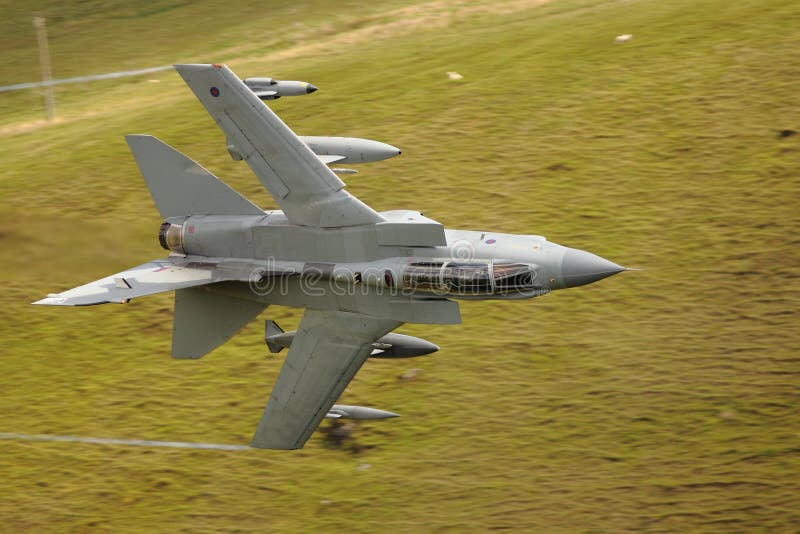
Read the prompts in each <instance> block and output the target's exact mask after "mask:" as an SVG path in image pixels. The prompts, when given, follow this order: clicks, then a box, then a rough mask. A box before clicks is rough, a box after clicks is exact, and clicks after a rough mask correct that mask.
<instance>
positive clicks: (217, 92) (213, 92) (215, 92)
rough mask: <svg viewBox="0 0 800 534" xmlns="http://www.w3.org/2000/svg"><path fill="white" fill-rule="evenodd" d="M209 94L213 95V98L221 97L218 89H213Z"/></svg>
mask: <svg viewBox="0 0 800 534" xmlns="http://www.w3.org/2000/svg"><path fill="white" fill-rule="evenodd" d="M209 92H210V93H211V96H213V97H214V98H216V97H218V96H219V89H217V88H216V87H212V88H211V90H210V91H209Z"/></svg>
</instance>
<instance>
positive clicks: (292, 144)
mask: <svg viewBox="0 0 800 534" xmlns="http://www.w3.org/2000/svg"><path fill="white" fill-rule="evenodd" d="M175 69H176V70H177V71H178V73H179V74H180V75H181V76H182V77H183V79H184V81H185V82H186V84H187V85H188V86H189V88H190V89H191V90H192V91H193V92H194V94H195V96H197V98H198V99H199V100H200V103H202V104H203V106H204V107H205V108H206V111H208V113H209V114H210V115H211V117H212V118H213V119H214V120H215V121H216V123H217V125H218V126H219V127H220V128H221V129H222V131H223V132H224V133H225V137H226V142H227V148H228V151H229V152H230V153H231V155H232V156H233V157H234V158H236V159H243V160H245V161H246V162H247V164H248V165H249V166H250V168H251V169H252V170H253V172H254V173H255V175H256V176H257V177H258V179H259V180H260V181H261V183H262V184H263V185H264V187H265V188H266V189H267V191H269V193H270V195H272V198H273V199H275V202H277V203H278V205H279V206H280V207H281V209H282V210H283V212H284V213H285V214H286V217H287V218H288V219H289V221H290V222H291V223H293V224H299V225H305V226H316V227H342V226H358V225H365V224H374V223H377V222H381V221H383V217H381V215H380V214H378V213H377V212H376V211H374V210H373V209H372V208H370V207H369V206H367V205H366V204H364V203H363V202H361V201H360V200H358V199H357V198H355V197H354V196H352V195H351V194H350V193H348V192H347V191H345V190H344V185H345V184H344V182H342V181H341V180H340V179H339V178H338V177H337V176H336V175H335V174H334V173H333V172H332V171H331V170H330V169H329V168H328V167H326V166H325V164H324V163H323V162H322V161H321V160H320V159H319V157H318V156H317V155H316V154H314V152H312V151H311V149H310V148H309V147H308V146H307V145H306V144H305V143H303V141H302V140H300V138H298V137H297V135H295V133H294V132H293V131H292V130H291V129H289V127H288V126H286V124H285V123H284V122H283V121H282V120H281V119H280V118H278V116H277V115H275V113H273V112H272V110H270V109H269V108H268V107H267V106H266V105H265V104H264V103H263V102H262V101H261V100H259V98H258V97H257V96H256V95H254V94H253V92H252V91H251V90H250V89H249V88H248V87H247V86H246V85H245V84H244V83H243V82H242V81H241V80H240V79H239V78H237V77H236V75H235V74H234V73H233V72H231V70H230V69H228V68H227V67H226V66H224V65H175Z"/></svg>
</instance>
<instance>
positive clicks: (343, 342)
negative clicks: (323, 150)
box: [34, 65, 624, 449]
mask: <svg viewBox="0 0 800 534" xmlns="http://www.w3.org/2000/svg"><path fill="white" fill-rule="evenodd" d="M175 68H176V69H177V71H178V73H179V74H180V75H181V76H182V77H183V79H184V81H185V82H186V84H187V85H188V86H189V88H190V89H191V90H192V91H193V92H194V94H195V95H196V96H197V98H198V99H199V100H200V102H201V103H202V105H203V106H204V107H205V109H206V110H207V111H208V113H209V114H210V115H211V117H212V118H213V119H214V121H215V122H216V123H217V125H218V126H219V127H220V128H221V129H222V131H223V133H224V135H225V138H226V146H227V148H228V150H229V151H230V152H232V153H235V154H236V155H238V156H239V157H240V158H241V159H242V160H244V161H245V162H246V163H247V164H248V165H249V166H250V168H251V169H252V171H253V173H254V174H255V175H256V177H258V179H259V180H260V182H261V183H262V185H263V186H264V187H265V188H266V190H267V191H268V192H269V194H270V195H271V196H272V198H273V199H274V200H275V202H276V203H277V204H278V206H279V208H280V209H275V210H266V211H265V210H263V209H262V208H260V207H258V206H256V205H255V204H253V203H252V202H250V201H249V200H247V199H246V198H244V197H243V196H242V195H240V194H239V193H237V192H236V191H234V190H233V189H231V188H230V187H228V186H227V185H225V184H224V183H223V182H221V181H220V180H219V179H218V178H217V177H216V176H214V175H213V174H211V173H210V172H209V171H207V170H206V169H204V168H203V167H201V166H200V165H198V164H197V163H195V162H194V161H192V160H191V159H189V158H188V157H187V156H185V155H183V154H181V153H180V152H178V151H177V150H175V149H174V148H172V147H170V146H168V145H166V144H165V143H163V142H161V141H159V140H158V139H156V138H155V137H151V136H149V135H129V136H127V138H126V139H127V141H128V145H129V146H130V149H131V151H132V153H133V156H134V158H135V159H136V163H137V164H138V166H139V169H140V171H141V173H142V175H143V177H144V180H145V182H146V184H147V186H148V188H149V190H150V193H151V195H152V197H153V200H154V202H155V205H156V207H157V208H158V211H159V213H160V215H161V218H162V219H163V222H162V224H161V226H160V228H159V231H158V239H159V242H160V244H161V245H162V247H164V248H165V249H166V250H168V251H169V255H168V256H167V257H166V258H163V259H157V260H154V261H151V262H148V263H145V264H143V265H140V266H138V267H134V268H132V269H129V270H126V271H122V272H120V273H117V274H114V275H111V276H109V277H107V278H103V279H101V280H97V281H95V282H91V283H89V284H86V285H83V286H80V287H76V288H74V289H70V290H68V291H64V292H63V293H58V294H51V295H49V296H48V297H47V298H44V299H42V300H40V301H38V302H35V303H34V304H49V305H60V306H86V305H92V304H103V303H109V302H117V303H124V302H128V301H130V300H131V299H133V298H137V297H142V296H145V295H151V294H155V293H161V292H164V291H175V309H174V323H173V335H172V356H173V357H175V358H188V359H197V358H201V357H203V356H204V355H206V354H208V353H209V352H210V351H212V350H214V349H215V348H216V347H218V346H220V345H222V344H223V343H225V341H227V340H228V339H230V338H231V337H232V336H233V335H234V334H235V333H236V332H237V331H238V330H240V329H241V328H242V327H243V326H245V325H246V324H247V323H249V322H250V321H251V320H252V319H254V318H255V317H256V316H257V315H259V314H260V313H261V312H262V311H263V310H264V309H265V308H266V307H267V306H270V305H279V306H291V307H298V308H305V312H304V315H303V318H302V319H301V321H300V325H299V328H298V329H297V331H296V332H283V331H282V330H281V329H280V328H279V327H278V326H277V325H276V324H275V323H274V322H272V321H267V322H266V329H265V341H266V343H267V345H268V347H269V349H270V350H271V351H273V352H279V351H281V350H283V349H285V348H288V349H289V350H288V354H287V356H286V359H285V361H284V363H283V367H282V369H281V371H280V374H279V376H278V378H277V381H276V383H275V386H274V388H273V389H272V393H271V394H270V396H269V400H268V401H267V405H266V408H265V410H264V413H263V415H262V417H261V421H260V422H259V424H258V427H257V429H256V432H255V436H254V437H253V440H252V443H251V446H252V447H258V448H267V449H298V448H301V447H303V445H304V444H305V443H306V441H307V440H308V439H309V437H310V436H311V434H312V433H313V432H314V430H315V429H316V428H317V426H318V425H319V423H320V421H321V420H322V419H323V418H325V417H328V418H341V417H354V418H370V419H371V418H388V417H394V416H396V414H394V413H391V412H386V411H383V410H375V409H372V408H363V407H354V406H347V405H334V402H336V400H337V399H338V398H339V396H340V395H341V394H342V392H343V391H344V389H345V387H346V386H347V385H348V383H349V382H350V381H351V379H352V378H353V377H354V376H355V374H356V373H357V372H358V370H359V369H360V368H361V366H362V365H363V364H364V362H365V361H366V359H367V358H369V357H411V356H419V355H422V354H429V353H431V352H434V351H436V350H437V349H438V347H436V345H434V344H432V343H430V342H428V341H425V340H422V339H418V338H412V337H410V336H402V335H400V334H394V333H391V332H392V331H393V330H395V329H396V328H398V327H399V326H400V325H402V324H403V323H421V324H457V323H460V322H461V316H460V313H459V304H458V301H463V300H477V299H513V300H516V299H528V298H532V297H536V296H539V295H544V294H547V293H550V292H551V291H553V290H561V289H566V288H573V287H577V286H582V285H585V284H590V283H592V282H596V281H598V280H600V279H602V278H605V277H608V276H611V275H613V274H616V273H619V272H621V271H623V270H624V268H623V267H621V266H619V265H617V264H616V263H613V262H611V261H609V260H606V259H603V258H601V257H599V256H596V255H594V254H591V253H589V252H585V251H582V250H577V249H574V248H568V247H565V246H561V245H558V244H556V243H551V242H549V241H547V240H546V239H545V238H544V237H540V236H535V235H511V234H504V233H500V232H491V231H468V230H446V229H444V228H443V226H442V225H441V224H440V223H438V222H436V221H435V220H432V219H429V218H427V217H424V216H423V215H422V214H421V213H419V212H417V211H410V210H394V211H384V212H377V211H375V210H373V209H372V208H370V207H369V206H367V205H366V204H364V203H363V202H361V201H360V200H358V199H357V198H356V197H354V196H353V195H351V194H350V193H349V192H348V191H347V190H346V189H345V184H344V183H343V182H342V181H341V180H340V179H339V178H338V177H337V176H336V175H335V174H334V173H333V172H332V171H331V170H330V169H329V168H328V167H327V166H326V165H325V164H324V163H323V162H322V161H321V160H320V159H319V157H317V156H316V155H315V154H314V152H313V151H312V150H311V149H310V148H309V146H308V145H307V144H306V143H304V142H302V141H301V140H300V139H299V138H298V136H297V135H295V134H294V133H293V132H292V130H290V129H289V127H288V126H287V125H286V124H284V122H283V121H281V119H280V118H278V116H277V115H275V113H273V112H272V111H271V110H270V109H269V107H268V106H267V105H265V104H264V103H263V102H262V101H261V100H260V99H259V98H258V97H257V96H256V95H255V94H254V93H253V92H252V91H251V90H250V89H249V88H248V87H247V85H245V84H244V83H243V82H242V81H241V80H240V79H239V78H238V77H236V75H234V73H233V72H231V71H230V70H229V69H228V68H227V67H225V66H224V65H176V66H175Z"/></svg>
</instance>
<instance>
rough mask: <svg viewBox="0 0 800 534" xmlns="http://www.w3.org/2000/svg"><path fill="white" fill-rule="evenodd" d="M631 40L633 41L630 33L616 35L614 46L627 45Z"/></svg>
mask: <svg viewBox="0 0 800 534" xmlns="http://www.w3.org/2000/svg"><path fill="white" fill-rule="evenodd" d="M631 39H633V34H632V33H623V34H622V35H617V36H616V37H615V38H614V44H622V43H627V42H628V41H630V40H631Z"/></svg>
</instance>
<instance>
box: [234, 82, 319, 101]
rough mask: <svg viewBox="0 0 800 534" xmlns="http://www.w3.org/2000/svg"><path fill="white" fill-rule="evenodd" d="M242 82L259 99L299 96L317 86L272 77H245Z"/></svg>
mask: <svg viewBox="0 0 800 534" xmlns="http://www.w3.org/2000/svg"><path fill="white" fill-rule="evenodd" d="M242 81H243V82H244V84H245V85H246V86H247V87H248V88H249V89H250V90H251V91H253V93H255V95H256V96H257V97H258V98H260V99H261V100H277V99H279V98H280V97H282V96H301V95H307V94H309V93H313V92H314V91H316V90H317V88H316V87H315V86H313V85H311V84H310V83H307V82H298V81H294V80H275V79H273V78H245V79H244V80H242Z"/></svg>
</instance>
